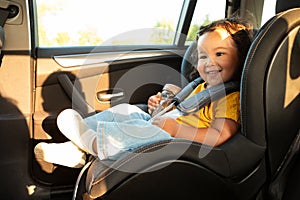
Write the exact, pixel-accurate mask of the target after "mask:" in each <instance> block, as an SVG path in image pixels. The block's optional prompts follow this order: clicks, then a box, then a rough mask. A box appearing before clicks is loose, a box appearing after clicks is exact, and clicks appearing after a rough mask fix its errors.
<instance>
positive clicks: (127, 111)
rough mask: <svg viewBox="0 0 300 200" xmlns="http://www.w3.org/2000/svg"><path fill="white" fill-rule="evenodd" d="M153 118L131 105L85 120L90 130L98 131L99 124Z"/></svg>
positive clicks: (124, 105) (119, 106)
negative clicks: (99, 122)
mask: <svg viewBox="0 0 300 200" xmlns="http://www.w3.org/2000/svg"><path fill="white" fill-rule="evenodd" d="M150 118H151V116H150V115H149V114H148V113H146V112H144V111H142V110H141V109H140V108H138V107H137V106H134V105H130V104H125V103H124V104H119V105H116V106H114V107H111V108H109V109H107V110H104V111H102V112H99V113H96V114H94V115H92V116H89V117H87V118H85V119H84V121H85V123H86V124H87V125H88V127H89V128H91V129H93V130H94V131H97V122H98V121H102V122H123V121H128V120H133V119H143V120H146V121H148V120H149V119H150Z"/></svg>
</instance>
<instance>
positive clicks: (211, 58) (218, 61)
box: [197, 28, 239, 87]
mask: <svg viewBox="0 0 300 200" xmlns="http://www.w3.org/2000/svg"><path fill="white" fill-rule="evenodd" d="M198 59H199V60H198V66H197V70H198V72H199V74H200V76H201V77H202V78H203V80H204V81H205V82H206V84H207V87H210V86H213V85H217V84H219V83H223V82H226V81H229V80H232V79H235V78H236V76H237V73H236V72H237V71H238V69H237V68H238V65H239V64H238V63H239V58H238V50H237V48H236V47H235V45H234V41H233V40H232V38H231V36H230V34H229V33H228V32H227V31H226V30H225V29H223V28H216V29H215V30H214V31H212V32H207V33H204V34H203V35H202V36H200V37H199V39H198Z"/></svg>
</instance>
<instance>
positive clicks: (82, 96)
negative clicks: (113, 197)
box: [33, 50, 183, 186]
mask: <svg viewBox="0 0 300 200" xmlns="http://www.w3.org/2000/svg"><path fill="white" fill-rule="evenodd" d="M42 51H43V50H41V52H40V53H39V52H38V53H37V55H43V56H41V57H38V58H37V61H36V88H35V95H34V98H35V105H34V114H33V124H34V134H33V137H34V144H36V143H38V142H41V141H45V142H65V141H67V138H65V137H64V136H63V135H62V134H61V133H60V131H59V130H58V128H57V126H56V117H57V115H58V114H59V112H61V111H62V110H63V109H66V108H74V109H76V110H78V111H79V112H80V113H81V114H82V115H83V116H87V115H90V114H92V113H94V112H101V111H103V110H105V109H107V108H109V107H111V106H113V105H116V104H120V103H131V104H137V103H146V102H147V99H148V97H149V96H150V95H153V94H155V93H156V92H158V91H159V90H160V89H161V88H162V86H163V85H164V84H165V83H174V84H177V85H179V84H180V64H181V60H182V56H181V55H180V54H182V52H183V51H176V53H174V52H172V51H153V50H151V51H144V52H132V54H131V53H128V52H125V53H120V52H118V53H109V54H108V53H105V52H104V53H102V54H101V53H95V54H89V55H88V54H84V53H74V54H68V55H66V54H62V53H61V52H60V54H58V55H53V52H52V55H51V56H49V58H47V56H46V55H45V53H44V52H42ZM47 51H48V50H47ZM105 56H107V57H105ZM114 95H115V96H114ZM111 96H112V98H111V99H110V97H111ZM103 97H104V98H103ZM33 168H34V170H33V173H34V174H33V175H34V177H35V178H36V179H37V180H39V181H40V182H42V183H49V184H50V183H51V184H54V185H58V186H59V185H66V184H67V183H69V184H72V183H74V176H76V174H78V172H79V171H78V170H76V169H72V170H69V169H68V168H65V167H61V166H56V165H53V164H50V163H45V162H43V161H40V160H35V161H34V162H33ZM62 173H63V174H64V177H65V179H60V178H59V176H61V175H62ZM65 181H67V183H66V182H65ZM68 181H70V182H68Z"/></svg>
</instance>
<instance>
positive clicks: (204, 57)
mask: <svg viewBox="0 0 300 200" xmlns="http://www.w3.org/2000/svg"><path fill="white" fill-rule="evenodd" d="M206 58H207V56H205V55H199V59H206Z"/></svg>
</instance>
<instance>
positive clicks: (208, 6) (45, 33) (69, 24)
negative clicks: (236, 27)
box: [36, 0, 226, 47]
mask: <svg viewBox="0 0 300 200" xmlns="http://www.w3.org/2000/svg"><path fill="white" fill-rule="evenodd" d="M186 2H188V1H185V0H163V1H161V0H151V1H150V0H145V1H144V0H143V1H141V0H126V1H122V0H109V1H103V0H102V1H101V0H85V1H78V3H74V0H51V1H48V0H36V11H37V15H36V17H37V28H38V31H37V32H38V46H40V47H62V46H101V45H103V46H116V45H118V46H120V45H173V44H176V31H177V28H178V24H180V14H181V11H182V10H183V8H184V6H183V5H184V4H185V3H186ZM197 4H198V5H197V7H196V10H195V12H194V17H193V20H192V25H191V27H190V30H189V33H188V37H187V40H188V41H192V40H193V39H194V38H195V36H196V32H197V30H198V28H199V25H202V24H205V23H209V22H210V21H212V20H215V19H218V18H222V17H224V16H225V4H226V1H220V0H210V1H209V3H208V2H205V3H204V0H200V1H198V3H197Z"/></svg>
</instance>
